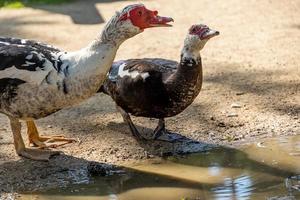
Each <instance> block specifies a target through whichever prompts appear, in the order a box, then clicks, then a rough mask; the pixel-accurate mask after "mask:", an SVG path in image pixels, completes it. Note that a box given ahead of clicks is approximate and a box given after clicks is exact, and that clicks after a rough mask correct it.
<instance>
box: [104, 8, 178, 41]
mask: <svg viewBox="0 0 300 200" xmlns="http://www.w3.org/2000/svg"><path fill="white" fill-rule="evenodd" d="M173 21H174V20H173V19H172V18H171V17H162V16H159V15H158V11H156V10H155V11H152V10H149V9H147V8H146V7H145V6H144V5H143V4H134V5H129V6H126V7H125V8H124V9H122V10H121V11H120V12H117V13H116V15H115V16H114V17H113V18H112V19H111V20H110V21H109V22H108V23H107V26H106V27H105V34H103V35H104V36H107V38H111V39H114V38H120V39H123V40H124V39H128V38H130V37H133V36H135V35H136V34H139V33H141V32H143V31H144V30H145V29H147V28H154V27H169V26H172V25H170V24H169V23H170V22H173Z"/></svg>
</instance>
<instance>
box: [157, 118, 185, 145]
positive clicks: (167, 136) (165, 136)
mask: <svg viewBox="0 0 300 200" xmlns="http://www.w3.org/2000/svg"><path fill="white" fill-rule="evenodd" d="M182 139H184V137H183V136H181V135H179V134H176V133H172V132H169V131H167V130H166V128H165V120H164V119H159V121H158V125H157V127H156V128H155V130H154V135H153V140H161V141H165V142H170V143H175V142H178V141H180V140H182Z"/></svg>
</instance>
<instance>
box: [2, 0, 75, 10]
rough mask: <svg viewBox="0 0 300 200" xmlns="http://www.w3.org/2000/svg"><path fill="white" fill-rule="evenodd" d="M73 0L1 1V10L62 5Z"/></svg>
mask: <svg viewBox="0 0 300 200" xmlns="http://www.w3.org/2000/svg"><path fill="white" fill-rule="evenodd" d="M70 1H72V0H0V8H2V7H4V8H23V7H26V6H31V5H35V4H60V3H66V2H70Z"/></svg>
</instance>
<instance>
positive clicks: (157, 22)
mask: <svg viewBox="0 0 300 200" xmlns="http://www.w3.org/2000/svg"><path fill="white" fill-rule="evenodd" d="M151 12H152V16H151V20H150V22H149V26H150V27H170V26H172V25H171V24H168V23H169V22H174V20H173V18H171V17H162V16H159V15H158V12H157V11H151Z"/></svg>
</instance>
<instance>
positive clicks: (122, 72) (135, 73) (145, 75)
mask: <svg viewBox="0 0 300 200" xmlns="http://www.w3.org/2000/svg"><path fill="white" fill-rule="evenodd" d="M125 66H126V63H123V64H122V65H120V67H119V71H118V75H119V76H120V77H121V78H123V77H124V76H130V77H131V78H136V77H137V76H141V77H142V78H143V80H144V81H145V80H146V78H148V77H149V76H150V74H149V73H148V72H146V73H139V72H138V71H132V72H129V69H127V70H124V67H125Z"/></svg>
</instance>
